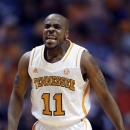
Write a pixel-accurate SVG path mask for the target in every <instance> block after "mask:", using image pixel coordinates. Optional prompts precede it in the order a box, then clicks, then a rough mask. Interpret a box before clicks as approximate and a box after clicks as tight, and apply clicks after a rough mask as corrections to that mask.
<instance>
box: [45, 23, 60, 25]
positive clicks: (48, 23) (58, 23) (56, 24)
mask: <svg viewBox="0 0 130 130" xmlns="http://www.w3.org/2000/svg"><path fill="white" fill-rule="evenodd" d="M45 25H51V23H45ZM52 25H58V26H61V24H59V23H54V24H52Z"/></svg>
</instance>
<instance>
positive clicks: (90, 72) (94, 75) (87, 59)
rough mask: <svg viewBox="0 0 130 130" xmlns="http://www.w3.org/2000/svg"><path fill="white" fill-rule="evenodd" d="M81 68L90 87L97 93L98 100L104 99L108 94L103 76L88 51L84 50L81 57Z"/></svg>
mask: <svg viewBox="0 0 130 130" xmlns="http://www.w3.org/2000/svg"><path fill="white" fill-rule="evenodd" d="M81 68H82V69H83V71H84V72H85V73H86V74H87V76H88V79H89V80H90V83H91V84H92V87H93V88H94V90H95V92H96V93H97V95H98V97H99V99H100V100H102V99H103V100H104V98H105V97H107V95H108V94H109V91H108V89H107V84H106V81H105V78H104V76H103V74H102V72H101V70H100V68H99V66H98V64H97V62H96V60H95V58H94V57H93V56H92V55H91V54H90V53H88V52H86V51H84V52H83V53H82V57H81Z"/></svg>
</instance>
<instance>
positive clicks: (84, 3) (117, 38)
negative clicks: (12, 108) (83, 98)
mask: <svg viewBox="0 0 130 130" xmlns="http://www.w3.org/2000/svg"><path fill="white" fill-rule="evenodd" d="M51 13H59V14H61V15H64V16H65V17H67V18H68V19H69V21H70V36H69V39H70V40H71V41H72V42H75V43H77V44H79V45H82V46H84V47H85V48H87V49H88V51H89V52H90V53H91V54H92V55H93V56H94V57H95V58H96V60H97V62H98V64H99V66H100V68H101V70H102V72H103V74H104V76H105V78H106V81H107V84H108V88H109V90H110V92H111V94H112V95H113V97H114V99H115V100H116V102H117V104H118V106H119V108H120V111H121V114H122V117H123V121H124V124H125V128H126V130H130V0H0V130H7V109H8V103H9V99H10V94H11V91H12V84H13V80H14V76H15V74H16V71H17V66H18V62H19V59H20V57H21V56H22V55H23V54H24V53H25V52H26V51H30V50H31V49H32V48H34V47H35V46H38V45H41V44H43V41H42V29H43V21H44V19H45V17H46V16H47V15H49V14H51ZM30 90H31V85H29V87H28V91H27V93H26V96H25V102H24V109H23V114H22V117H21V119H20V124H19V130H31V127H32V125H33V123H34V122H35V119H34V117H32V115H31V112H30V111H31V103H30ZM90 97H91V102H92V107H91V110H90V112H89V114H88V116H87V118H88V119H89V120H90V122H91V124H92V127H93V130H114V127H113V125H112V123H111V122H110V120H109V119H108V117H107V116H106V114H105V113H104V111H103V109H102V108H101V106H100V103H99V101H98V98H97V96H96V94H95V92H94V91H93V90H92V89H91V95H90Z"/></svg>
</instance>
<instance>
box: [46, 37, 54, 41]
mask: <svg viewBox="0 0 130 130" xmlns="http://www.w3.org/2000/svg"><path fill="white" fill-rule="evenodd" d="M46 40H56V37H54V36H47V38H46Z"/></svg>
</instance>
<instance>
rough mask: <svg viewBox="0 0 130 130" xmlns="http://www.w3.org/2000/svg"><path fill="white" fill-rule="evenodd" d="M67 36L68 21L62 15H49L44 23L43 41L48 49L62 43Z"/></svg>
mask: <svg viewBox="0 0 130 130" xmlns="http://www.w3.org/2000/svg"><path fill="white" fill-rule="evenodd" d="M68 36H69V21H68V20H67V19H66V18H65V17H64V16H62V15H59V14H51V15H49V16H48V17H47V18H46V19H45V21H44V29H43V41H44V43H45V45H46V47H47V48H48V49H53V48H55V47H57V46H58V45H60V44H62V43H64V42H65V41H66V39H67V38H68Z"/></svg>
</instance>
